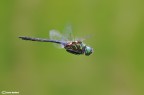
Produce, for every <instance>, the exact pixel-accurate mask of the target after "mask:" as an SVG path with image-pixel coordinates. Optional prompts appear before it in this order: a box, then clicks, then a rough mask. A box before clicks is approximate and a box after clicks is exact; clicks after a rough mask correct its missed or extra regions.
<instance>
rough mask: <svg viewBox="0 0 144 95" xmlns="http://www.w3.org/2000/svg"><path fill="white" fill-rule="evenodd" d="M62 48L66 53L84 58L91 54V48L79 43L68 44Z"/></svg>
mask: <svg viewBox="0 0 144 95" xmlns="http://www.w3.org/2000/svg"><path fill="white" fill-rule="evenodd" d="M64 48H65V49H66V51H67V52H69V53H72V54H76V55H80V54H85V55H86V56H88V55H90V54H91V53H92V48H91V47H88V46H86V45H85V44H83V43H82V42H81V41H73V42H68V43H67V44H66V45H65V46H64Z"/></svg>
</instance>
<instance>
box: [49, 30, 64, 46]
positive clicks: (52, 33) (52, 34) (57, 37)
mask: <svg viewBox="0 0 144 95" xmlns="http://www.w3.org/2000/svg"><path fill="white" fill-rule="evenodd" d="M49 38H50V39H51V40H59V41H62V39H63V36H62V34H61V33H60V32H59V31H57V30H54V29H53V30H50V31H49ZM54 46H56V47H58V48H63V47H64V46H63V45H58V44H55V43H54Z"/></svg>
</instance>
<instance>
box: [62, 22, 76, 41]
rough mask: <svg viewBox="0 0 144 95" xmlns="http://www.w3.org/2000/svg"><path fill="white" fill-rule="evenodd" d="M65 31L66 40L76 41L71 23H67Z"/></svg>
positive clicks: (64, 37)
mask: <svg viewBox="0 0 144 95" xmlns="http://www.w3.org/2000/svg"><path fill="white" fill-rule="evenodd" d="M63 32H64V36H63V39H64V40H65V41H74V36H73V33H72V26H71V25H70V24H68V25H66V27H65V29H64V31H63Z"/></svg>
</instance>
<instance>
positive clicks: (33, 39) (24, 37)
mask: <svg viewBox="0 0 144 95" xmlns="http://www.w3.org/2000/svg"><path fill="white" fill-rule="evenodd" d="M19 38H21V39H22V40H30V41H38V42H52V43H57V44H62V45H65V44H66V43H65V42H62V41H57V40H50V39H43V38H32V37H26V36H21V37H19Z"/></svg>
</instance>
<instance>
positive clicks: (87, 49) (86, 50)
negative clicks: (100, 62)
mask: <svg viewBox="0 0 144 95" xmlns="http://www.w3.org/2000/svg"><path fill="white" fill-rule="evenodd" d="M92 53H93V48H91V47H89V46H86V47H85V55H86V56H89V55H90V54H92Z"/></svg>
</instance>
